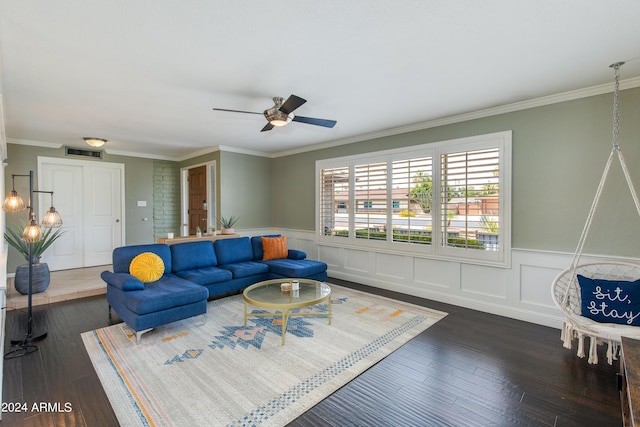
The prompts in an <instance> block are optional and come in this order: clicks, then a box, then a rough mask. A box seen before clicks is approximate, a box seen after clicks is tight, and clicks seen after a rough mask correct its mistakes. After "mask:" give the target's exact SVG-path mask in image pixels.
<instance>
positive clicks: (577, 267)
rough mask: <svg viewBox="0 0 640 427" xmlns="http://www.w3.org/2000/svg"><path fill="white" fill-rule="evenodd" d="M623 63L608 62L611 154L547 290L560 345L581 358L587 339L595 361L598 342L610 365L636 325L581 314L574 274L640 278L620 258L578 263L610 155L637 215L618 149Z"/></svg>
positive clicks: (638, 330) (639, 204) (637, 334)
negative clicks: (566, 262)
mask: <svg viewBox="0 0 640 427" xmlns="http://www.w3.org/2000/svg"><path fill="white" fill-rule="evenodd" d="M623 64H624V63H623V62H618V63H616V64H613V65H611V68H613V69H614V72H615V85H614V92H613V135H612V149H611V153H610V154H609V158H608V159H607V163H606V165H605V168H604V171H603V173H602V177H601V178H600V183H599V184H598V188H597V190H596V194H595V197H594V199H593V203H592V204H591V209H590V210H589V213H588V215H587V220H586V222H585V225H584V228H583V230H582V234H581V235H580V239H579V241H578V245H577V248H576V251H575V253H574V254H573V258H572V260H571V265H570V266H569V267H568V268H567V269H565V270H563V271H562V272H561V273H560V274H558V276H556V278H555V279H554V281H553V284H552V292H551V293H552V297H553V300H554V302H555V303H556V304H557V305H558V307H559V308H560V309H561V310H562V312H563V313H564V314H565V320H564V321H563V323H562V330H561V334H560V338H561V339H562V342H563V345H564V347H565V348H569V349H570V348H572V342H573V340H575V339H577V340H578V351H577V355H578V357H585V351H584V346H585V344H586V342H585V338H589V339H590V344H589V353H588V354H589V363H598V352H597V348H598V346H599V345H600V344H606V345H608V348H607V362H608V363H609V364H612V363H613V360H614V359H616V357H617V355H618V353H619V349H620V347H619V344H620V341H621V337H622V335H624V336H627V337H630V338H635V339H640V327H637V326H627V325H620V324H614V325H609V324H607V323H600V322H594V321H593V320H591V319H589V318H587V317H583V316H582V301H581V294H580V286H579V284H578V279H577V275H578V274H581V275H583V276H585V277H590V278H604V279H608V280H624V281H635V280H639V279H640V265H638V264H633V263H629V262H620V261H601V262H591V263H582V264H579V260H580V257H581V255H582V251H583V250H584V245H585V242H586V240H587V236H588V235H589V231H590V229H591V226H592V223H593V219H594V216H595V212H596V209H597V207H598V204H599V203H600V198H601V196H602V192H603V191H604V187H605V183H606V180H607V177H608V175H609V172H610V169H611V165H612V163H613V159H614V157H617V158H618V161H619V162H620V166H621V167H622V172H623V173H624V177H625V179H626V182H627V186H628V187H629V191H630V192H631V197H632V198H633V202H634V204H635V206H636V211H637V212H638V215H639V216H640V201H639V200H638V195H637V194H636V190H635V188H634V186H633V182H632V181H631V174H630V173H629V169H628V168H627V165H626V162H625V160H624V156H623V155H622V149H621V148H620V115H619V111H620V105H619V95H620V83H619V77H620V66H621V65H623Z"/></svg>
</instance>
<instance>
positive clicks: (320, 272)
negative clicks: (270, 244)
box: [251, 234, 327, 282]
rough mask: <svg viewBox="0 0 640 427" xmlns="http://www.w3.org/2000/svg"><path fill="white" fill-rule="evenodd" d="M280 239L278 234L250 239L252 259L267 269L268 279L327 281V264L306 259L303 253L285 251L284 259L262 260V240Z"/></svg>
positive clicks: (293, 250) (299, 251)
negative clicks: (294, 278)
mask: <svg viewBox="0 0 640 427" xmlns="http://www.w3.org/2000/svg"><path fill="white" fill-rule="evenodd" d="M263 237H265V238H282V236H281V235H280V234H272V235H266V236H254V237H252V238H251V247H252V250H253V259H254V261H256V262H260V263H263V264H265V265H267V266H268V267H269V279H280V278H289V277H297V278H300V279H311V280H319V281H321V282H323V281H325V280H327V264H326V263H325V262H322V261H316V260H310V259H307V254H306V253H305V252H304V251H301V250H297V249H287V256H286V258H278V259H269V260H265V259H264V250H263V246H262V238H263Z"/></svg>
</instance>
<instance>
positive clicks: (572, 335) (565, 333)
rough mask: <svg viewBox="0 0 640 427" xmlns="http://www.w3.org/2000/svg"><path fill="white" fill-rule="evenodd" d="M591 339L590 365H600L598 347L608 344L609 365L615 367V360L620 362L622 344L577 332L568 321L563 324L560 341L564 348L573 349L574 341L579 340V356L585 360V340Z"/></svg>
mask: <svg viewBox="0 0 640 427" xmlns="http://www.w3.org/2000/svg"><path fill="white" fill-rule="evenodd" d="M585 337H588V338H589V359H588V361H589V363H591V364H593V365H596V364H598V346H599V345H601V344H607V363H609V365H613V361H614V360H618V354H620V344H619V343H618V342H617V341H615V340H610V339H608V340H603V339H601V338H598V337H597V336H595V335H589V334H585V333H583V332H580V331H578V330H576V329H575V328H574V327H573V325H572V324H571V323H569V322H567V321H566V320H565V321H564V322H562V331H561V333H560V339H561V340H562V346H563V347H564V348H568V349H571V347H572V344H573V340H574V339H576V338H577V339H578V348H577V354H576V355H577V356H578V357H580V358H584V357H585V356H586V353H585V351H584V339H585Z"/></svg>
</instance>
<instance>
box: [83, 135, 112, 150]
mask: <svg viewBox="0 0 640 427" xmlns="http://www.w3.org/2000/svg"><path fill="white" fill-rule="evenodd" d="M82 139H84V142H86V143H87V144H89V145H90V146H92V147H95V148H100V147H102V146H103V145H104V144H106V143H107V140H106V139H102V138H90V137H88V136H85V137H84V138H82Z"/></svg>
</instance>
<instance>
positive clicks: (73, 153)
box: [64, 147, 102, 159]
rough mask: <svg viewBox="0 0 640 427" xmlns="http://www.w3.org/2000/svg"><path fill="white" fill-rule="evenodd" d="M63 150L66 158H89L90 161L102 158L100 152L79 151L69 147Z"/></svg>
mask: <svg viewBox="0 0 640 427" xmlns="http://www.w3.org/2000/svg"><path fill="white" fill-rule="evenodd" d="M64 149H65V154H66V155H67V156H79V157H90V158H92V159H101V158H102V151H101V150H81V149H79V148H71V147H65V148H64Z"/></svg>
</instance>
